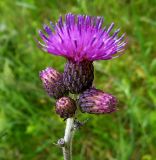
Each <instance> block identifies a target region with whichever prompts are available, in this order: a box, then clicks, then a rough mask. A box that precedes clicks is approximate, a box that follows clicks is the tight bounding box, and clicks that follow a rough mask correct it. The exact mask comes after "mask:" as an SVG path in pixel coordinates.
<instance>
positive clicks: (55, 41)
mask: <svg viewBox="0 0 156 160" xmlns="http://www.w3.org/2000/svg"><path fill="white" fill-rule="evenodd" d="M102 24H103V18H102V17H90V16H84V15H73V14H67V15H66V16H65V22H63V20H62V17H60V19H59V20H58V22H57V23H56V25H55V26H54V25H53V24H52V22H51V26H52V28H53V29H51V28H50V27H49V26H47V25H44V31H45V33H43V32H42V31H39V35H40V37H41V39H42V40H43V42H44V43H41V42H40V41H38V45H39V46H40V47H41V48H42V49H43V50H44V51H46V52H48V53H51V54H54V55H57V56H63V57H65V58H66V59H67V63H66V65H65V68H64V72H63V73H59V72H58V71H56V70H55V69H53V68H50V67H49V68H47V69H45V70H43V71H41V72H40V78H41V80H42V82H43V86H44V88H45V90H46V92H47V93H48V95H49V96H51V97H54V98H55V99H56V113H57V114H59V115H60V117H61V118H65V119H66V118H69V117H72V116H74V114H75V111H76V109H77V105H78V106H79V108H80V110H81V111H82V112H83V113H84V112H85V113H90V114H105V113H111V112H114V111H115V110H116V105H117V99H116V98H115V97H114V96H113V95H111V94H108V93H105V92H103V91H101V90H98V89H95V88H93V87H92V83H93V80H94V66H93V62H94V61H96V60H109V59H113V58H116V57H119V56H121V55H122V54H123V52H122V51H123V50H124V48H125V45H126V42H125V41H124V40H123V38H124V34H123V35H121V36H120V37H118V33H119V31H120V30H119V29H117V30H116V31H115V32H114V34H110V32H111V30H112V28H113V26H114V23H112V24H111V25H110V26H109V27H108V28H106V27H104V28H102ZM69 93H72V94H76V95H77V97H78V99H77V100H76V101H75V100H73V99H71V98H70V97H69V96H68V94H69Z"/></svg>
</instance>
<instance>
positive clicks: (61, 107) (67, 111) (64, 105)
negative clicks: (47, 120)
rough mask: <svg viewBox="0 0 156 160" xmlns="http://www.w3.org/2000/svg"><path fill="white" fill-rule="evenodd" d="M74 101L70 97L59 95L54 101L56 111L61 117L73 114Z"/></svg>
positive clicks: (74, 109) (74, 108)
mask: <svg viewBox="0 0 156 160" xmlns="http://www.w3.org/2000/svg"><path fill="white" fill-rule="evenodd" d="M75 111H76V103H75V101H74V100H73V99H71V98H70V97H61V98H60V99H58V100H57V102H56V113H57V114H58V115H60V117H61V118H69V117H72V116H73V115H74V114H75Z"/></svg>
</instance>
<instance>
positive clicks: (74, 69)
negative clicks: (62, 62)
mask: <svg viewBox="0 0 156 160" xmlns="http://www.w3.org/2000/svg"><path fill="white" fill-rule="evenodd" d="M93 79H94V67H93V63H92V62H90V61H82V62H74V61H72V60H69V61H68V62H67V64H66V66H65V69H64V73H63V82H64V84H65V86H66V87H67V88H68V90H69V91H70V92H71V93H81V92H83V91H85V90H86V89H88V88H90V87H91V86H92V82H93Z"/></svg>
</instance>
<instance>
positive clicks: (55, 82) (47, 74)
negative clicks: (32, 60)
mask: <svg viewBox="0 0 156 160" xmlns="http://www.w3.org/2000/svg"><path fill="white" fill-rule="evenodd" d="M40 78H41V80H42V82H43V86H44V88H45V90H46V92H47V93H48V95H49V96H51V97H54V98H56V99H58V98H60V97H63V96H64V95H65V94H67V91H66V88H65V86H64V85H63V82H62V80H63V79H62V74H61V73H59V72H58V71H56V70H55V69H53V68H51V67H48V68H46V69H45V70H43V71H41V72H40Z"/></svg>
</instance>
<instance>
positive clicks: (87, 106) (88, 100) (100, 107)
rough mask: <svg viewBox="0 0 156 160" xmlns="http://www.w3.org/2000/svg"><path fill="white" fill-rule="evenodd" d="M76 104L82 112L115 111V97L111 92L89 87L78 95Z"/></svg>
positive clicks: (101, 112) (99, 112)
mask: <svg viewBox="0 0 156 160" xmlns="http://www.w3.org/2000/svg"><path fill="white" fill-rule="evenodd" d="M78 104H79V106H80V109H81V111H82V112H87V113H90V114H104V113H111V112H114V111H116V106H117V99H116V98H115V97H114V96H113V95H111V94H108V93H105V92H103V91H101V90H98V89H95V88H90V89H88V90H86V91H84V92H83V93H82V94H81V95H80V97H79V100H78Z"/></svg>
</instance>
